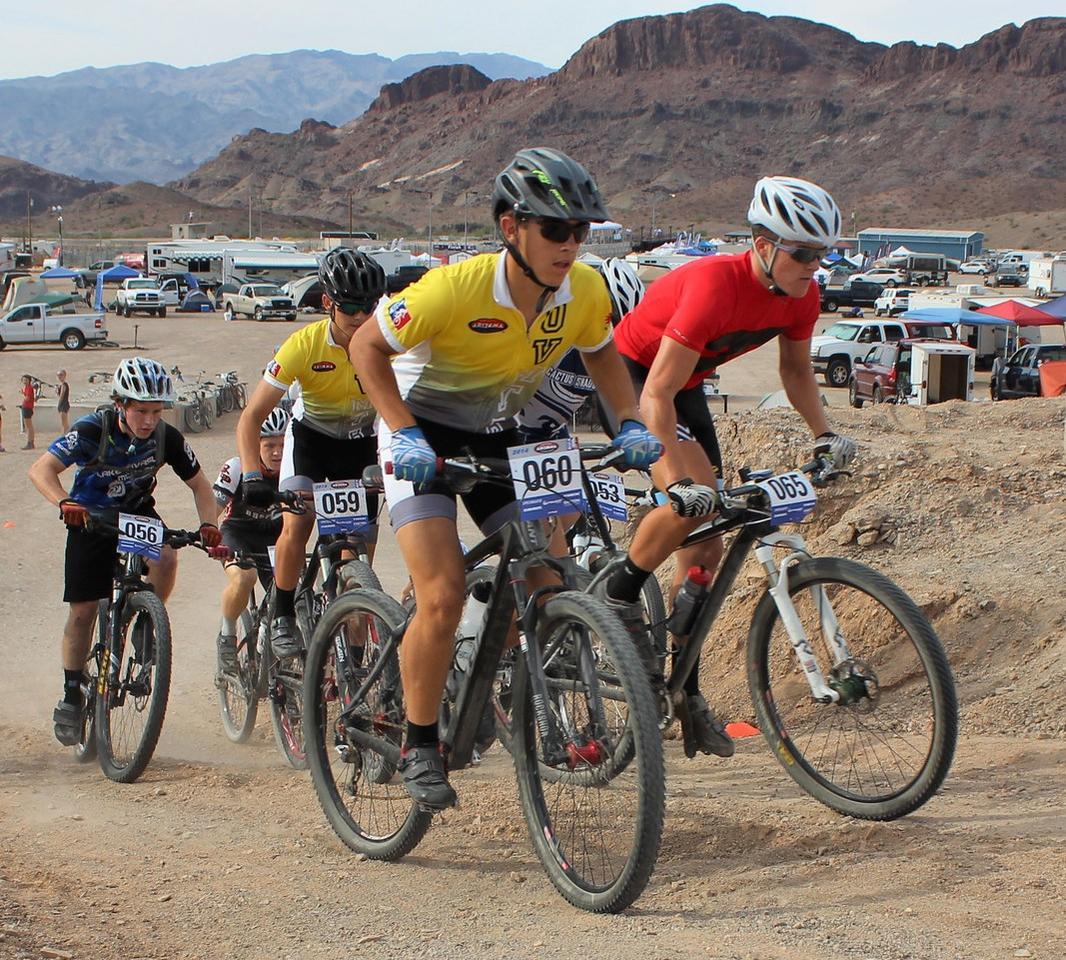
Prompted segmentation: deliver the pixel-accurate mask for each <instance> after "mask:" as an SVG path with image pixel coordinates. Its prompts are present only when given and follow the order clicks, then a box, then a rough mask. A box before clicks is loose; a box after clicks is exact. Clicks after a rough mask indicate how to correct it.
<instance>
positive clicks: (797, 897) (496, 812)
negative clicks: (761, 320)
mask: <svg viewBox="0 0 1066 960" xmlns="http://www.w3.org/2000/svg"><path fill="white" fill-rule="evenodd" d="M194 322H197V321H193V320H190V319H188V318H182V319H181V320H180V323H181V324H191V323H194ZM162 323H165V324H167V326H166V327H162V326H161V327H154V326H152V325H151V324H148V323H146V324H145V326H144V327H142V334H143V333H144V332H145V328H148V331H149V333H150V334H151V340H154V341H155V342H154V343H150V347H149V349H146V350H145V351H144V352H151V353H156V354H157V355H160V356H161V359H164V360H166V361H168V362H173V361H174V360H177V361H178V362H184V363H188V364H190V366H191V365H192V361H193V358H194V357H195V356H196V355H203V353H204V351H205V350H207V351H212V352H213V354H214V355H218V356H221V355H223V352H224V351H226V350H231V349H233V345H234V343H235V342H236V339H237V338H238V337H240V338H243V339H242V341H241V348H240V353H241V356H242V357H244V356H245V355H246V352H247V356H248V358H249V359H248V360H247V362H246V363H245V367H246V369H244V370H243V372H244V374H245V375H254V372H255V369H256V367H257V365H258V362H259V361H258V358H257V354H256V353H255V351H259V353H263V354H266V353H268V352H269V349H270V346H271V345H272V344H273V343H274V342H277V340H279V339H281V337H282V336H283V335H284V334H285V333H287V332H288V330H289V329H291V328H285V327H282V326H281V325H277V326H273V327H269V326H266V325H264V326H256V325H252V324H241V325H229V326H228V327H226V326H223V325H222V324H221V322H214V321H212V323H211V324H207V323H206V322H205V323H204V324H203V325H199V326H198V327H197V330H198V335H199V336H200V338H201V339H200V340H198V341H192V342H190V341H184V340H183V341H182V343H181V344H180V346H177V347H175V348H174V349H173V352H174V356H173V357H170V356H168V355H167V353H166V350H165V349H163V338H162V337H161V336H160V332H161V331H163V330H170V331H173V330H176V326H174V325H171V320H170V319H168V320H167V321H164V322H162ZM141 340H142V342H144V340H145V337H144V336H142V337H141ZM758 354H759V356H757V357H756V358H754V359H753V360H752V364H753V366H752V370H753V371H758V373H759V375H758V376H753V378H752V382H751V386H750V387H749V389H748V390H747V391H746V392H750V393H752V394H755V393H758V392H760V390H761V391H762V392H768V391H769V389H770V388H772V386H773V384H772V383H767V384H766V389H763V377H762V371H763V369H764V368H765V369H769V370H772V364H769V363H767V362H766V359H767V358H766V356H765V355H764V351H759V352H758ZM11 355H12V351H6V352H5V354H4V356H3V357H2V358H0V377H2V378H3V379H2V382H3V383H5V384H7V383H9V382H11V381H12V380H13V378H14V375H15V374H16V372H18V371H19V370H20V369H21V368H22V367H24V366H25V367H27V368H28V369H31V370H32V369H36V370H37V372H41V373H43V369H44V368H43V367H42V364H47V365H49V366H50V365H52V364H54V363H56V362H57V360H58V359H59V358H60V357H61V358H62V361H66V362H67V364H68V366H74V364H73V363H72V357H71V355H48V356H45V355H43V352H42V353H32V352H31V359H32V362H31V361H30V360H28V359H27V358H26V355H20V356H19V357H18V358H17V360H16V359H12V357H11ZM101 358H104V359H105V360H106V363H110V362H111V361H112V359H113V357H112V354H111V353H108V354H106V355H104V354H95V355H93V356H92V357H88V358H87V357H77V358H75V359H76V360H77V361H78V362H79V363H82V365H83V366H84V367H85V369H93V368H94V367H95V366H96V365H98V364H99V363H100V361H101ZM60 362H61V361H60ZM75 369H76V370H77V369H78V368H75ZM9 399H10V396H9ZM833 401H834V405H836V404H837V403H839V401H840V396H839V394H834V395H833ZM9 410H10V404H9ZM1063 414H1064V405H1063V403H1062V402H1061V401H1051V400H1046V401H1031V402H1030V401H1018V402H1014V403H1004V404H996V405H992V404H989V403H982V404H970V405H963V404H958V403H954V404H946V405H943V406H940V407H937V408H932V409H929V410H913V409H898V408H895V407H881V408H866V409H864V410H862V411H851V410H849V409H847V408H839V407H837V406H834V410H833V418H834V423H836V424H837V425H838V427H839V429H840V430H841V432H849V433H851V434H852V435H854V436H856V437H857V438H858V439H859V441H860V449H861V453H862V459H861V461H860V466H859V468H858V470H857V473H856V476H855V477H853V478H852V479H851V481H849V482H848V483H846V484H843V485H841V486H840V487H839V488H836V489H834V490H832V491H829V492H827V493H826V494H825V495H824V496H823V499H822V502H821V504H820V508H819V513H818V515H817V518H816V520H815V521H814V522H813V523H812V524H811V525H809V526H808V527H807V528H806V529H805V530H804V533H805V534H806V535H807V536H808V538H809V541H810V543H811V544H812V545H813V546H814V547H815V548H817V549H818V550H819V551H821V552H825V553H838V554H841V555H845V556H854V557H856V558H858V559H861V560H863V561H865V562H867V563H870V564H871V565H873V566H875V567H877V568H879V569H881V570H883V571H885V572H886V573H888V574H889V575H890V576H892V577H893V578H895V579H897V580H898V581H899V582H900V583H901V584H903V585H904V587H905V588H906V589H908V590H909V591H910V592H911V593H912V594H913V595H914V596H915V597H916V599H918V600H919V602H920V603H921V604H922V606H923V608H924V609H925V610H926V612H927V613H928V614H929V615H930V616H931V617H932V618H933V620H934V623H935V625H936V628H937V630H938V632H939V633H940V635H941V637H942V639H943V640H944V643H945V646H946V647H947V649H948V652H949V655H950V657H951V661H952V665H953V668H954V670H955V673H956V677H957V680H958V685H959V691H960V699H961V708H962V730H961V736H960V743H959V749H958V753H957V756H956V760H955V765H954V768H953V771H952V774H951V776H950V778H949V780H948V782H947V786H946V788H945V790H944V791H943V792H942V793H941V794H940V795H938V796H937V797H935V798H934V799H933V800H932V801H931V802H930V803H929V804H928V805H927V806H925V807H924V808H922V809H921V810H920V811H919V812H918V813H916V814H914V815H912V816H910V817H907V818H906V819H904V820H901V821H899V822H896V823H893V824H871V823H864V822H859V821H853V820H850V819H847V818H841V817H839V816H837V815H836V814H834V813H832V812H831V811H829V810H827V809H825V808H823V807H821V806H820V805H818V804H817V803H815V802H814V801H812V800H810V799H809V798H808V797H806V796H805V795H804V794H802V793H801V792H800V791H799V790H798V788H797V787H796V786H795V785H794V784H793V783H792V781H791V780H789V779H788V778H787V777H786V776H785V774H784V773H783V772H782V771H781V769H780V767H779V766H778V765H777V763H776V761H775V760H774V759H773V757H772V756H771V755H770V753H769V751H768V750H767V748H766V746H765V744H764V742H763V741H762V739H761V738H753V739H749V740H745V741H742V743H741V744H740V748H739V749H738V752H737V756H736V757H734V758H733V759H732V760H728V761H722V760H715V759H711V758H705V757H701V758H700V759H698V760H693V761H687V760H685V759H684V757H683V755H682V754H681V752H680V750H679V747H678V744H677V741H670V742H668V743H667V755H668V768H669V769H668V776H669V784H668V787H669V799H668V816H667V827H666V833H665V837H664V843H663V851H662V856H661V859H660V862H659V866H658V868H657V870H656V872H655V875H654V876H653V878H652V882H651V884H650V886H649V888H648V890H647V892H646V893H645V895H644V896H643V897H642V898H641V899H640V900H639V901H638V903H637V904H636V906H635V908H634V909H632V910H631V911H630V912H629V913H627V914H626V915H624V916H620V917H597V916H590V915H586V914H582V913H579V912H578V911H575V910H573V909H571V908H570V907H569V906H567V905H566V904H565V903H564V902H563V901H562V900H561V899H560V898H559V897H558V896H557V895H556V893H555V892H554V889H553V888H552V887H551V885H550V884H549V882H548V881H547V879H546V878H545V877H544V875H543V873H542V871H541V869H540V866H539V864H538V863H537V861H536V860H535V857H534V855H533V853H532V849H531V846H530V843H529V840H528V837H527V836H526V832H525V825H524V822H523V820H522V817H521V813H520V811H519V808H518V803H517V798H516V792H515V788H514V785H513V777H512V775H511V772H510V767H509V760H508V758H507V756H506V755H505V754H501V753H500V751H499V750H498V748H497V749H494V750H493V751H492V752H491V753H490V754H489V755H488V757H487V758H486V761H485V763H484V764H483V765H482V766H481V767H478V768H476V769H473V770H470V771H465V772H462V773H460V774H457V775H456V786H457V788H458V790H459V792H460V796H461V803H462V805H461V807H460V808H459V810H457V811H454V812H452V813H450V814H448V815H447V816H445V817H442V818H440V819H439V821H438V822H437V823H436V824H435V825H434V827H433V829H432V830H431V831H430V833H429V835H428V836H427V838H426V840H425V841H424V842H423V843H422V845H421V846H419V847H418V849H417V850H416V851H415V852H414V854H413V855H412V856H410V857H408V858H407V859H406V860H405V861H404V862H402V863H400V864H396V865H381V864H374V863H369V862H360V861H358V860H357V859H356V858H354V857H352V856H351V855H349V853H348V852H347V850H346V849H345V848H343V847H342V846H341V845H340V843H339V842H338V841H337V840H336V839H335V838H334V837H333V835H332V833H331V832H330V830H329V828H328V827H327V826H326V823H325V820H324V818H323V816H322V814H321V811H320V810H319V809H318V807H317V804H316V801H315V798H314V794H313V791H312V789H311V787H310V784H309V782H308V779H307V776H306V775H301V774H295V773H293V772H291V771H289V770H287V769H286V768H284V767H283V766H282V765H281V761H280V758H279V757H278V755H277V752H276V750H275V748H274V745H273V742H272V739H271V737H270V734H269V729H268V723H267V722H266V718H262V719H261V722H260V727H261V730H260V732H257V734H256V735H255V736H254V737H253V740H252V742H251V743H250V744H249V745H247V746H245V747H236V746H233V745H231V744H229V743H228V742H227V741H226V740H225V737H224V736H223V734H222V730H221V725H220V723H219V720H218V716H217V708H216V702H215V693H214V690H213V687H212V685H211V673H212V669H213V656H214V651H213V647H214V644H213V637H214V634H215V631H216V630H217V595H218V591H219V589H220V588H221V574H220V572H219V571H218V569H217V567H215V566H214V565H212V564H210V563H209V562H208V561H207V560H206V559H205V558H203V557H202V556H200V555H198V554H197V555H188V556H184V557H183V558H182V564H181V573H180V579H179V586H178V589H177V591H176V593H175V595H174V597H173V600H172V602H171V604H170V613H171V618H172V622H173V624H174V633H175V637H176V638H177V643H176V653H175V674H174V683H173V690H172V697H171V707H170V710H169V712H168V716H167V721H166V726H165V729H164V733H163V738H162V741H161V743H160V746H159V749H158V751H157V754H156V757H155V759H154V760H153V762H152V764H151V765H150V766H149V768H148V771H147V773H146V775H145V776H144V778H143V779H142V781H141V782H139V783H137V784H134V785H132V786H128V787H120V786H118V785H116V784H112V783H110V782H109V781H107V780H105V779H104V778H103V777H102V775H101V774H100V772H99V770H98V769H97V768H96V767H95V766H87V767H80V766H78V765H76V764H75V763H74V762H73V760H72V759H71V757H70V755H69V752H68V751H64V750H62V749H60V748H59V747H58V746H57V745H56V744H55V743H54V741H53V740H52V738H51V730H50V727H51V724H50V717H51V711H52V706H53V704H54V701H55V697H56V695H57V692H58V686H59V684H58V680H57V673H58V671H57V665H56V662H55V661H56V647H57V640H58V636H59V631H60V628H61V625H62V620H63V610H62V609H61V606H60V604H59V602H58V597H59V595H60V592H61V578H62V569H61V563H60V557H61V550H62V530H61V528H60V525H59V524H58V522H57V521H56V520H55V518H54V516H53V515H52V514H53V512H52V511H51V510H50V509H48V508H46V507H44V506H43V504H42V503H41V502H40V500H39V498H38V497H37V495H36V493H35V492H33V491H32V490H31V489H29V486H28V483H27V482H26V481H25V479H24V477H25V469H26V467H27V466H28V465H29V462H30V459H29V456H30V455H29V454H13V453H9V454H5V455H4V456H3V459H2V460H0V471H2V472H0V477H2V478H3V480H4V488H5V501H4V506H3V517H0V520H11V521H13V522H14V523H15V526H14V527H0V562H2V565H3V568H4V570H5V572H6V575H7V576H6V589H5V593H4V597H3V600H2V601H0V603H2V606H0V616H2V619H3V623H4V625H5V627H6V629H5V630H4V631H2V633H0V662H3V663H4V664H5V669H4V670H3V671H2V672H0V958H3V960H7V958H21V957H25V958H40V957H44V956H53V957H64V956H67V955H70V956H73V957H78V958H88V957H93V958H98V960H111V958H115V960H118V958H122V960H130V958H136V957H145V958H149V957H150V958H179V957H180V958H190V960H200V958H203V960H215V958H231V957H248V958H264V960H275V958H276V960H285V958H293V960H296V958H305V957H306V958H315V957H327V956H331V957H332V956H337V955H343V956H349V955H352V956H367V957H397V958H399V957H404V958H409V957H427V958H428V957H442V958H443V957H469V956H471V955H475V954H480V955H482V956H486V957H496V956H505V955H506V956H518V957H534V956H536V957H538V958H541V957H553V958H554V957H559V958H569V957H573V956H578V955H581V956H611V957H616V958H634V960H635V958H642V960H643V958H657V957H662V958H670V960H675V958H678V957H700V958H705V957H711V958H722V960H726V958H728V960H741V958H749V960H808V958H810V960H814V958H818V960H825V958H840V960H904V958H911V960H986V958H987V960H998V958H1010V957H1022V956H1032V957H1037V958H1046V960H1062V958H1064V957H1066V928H1064V927H1063V924H1062V917H1063V915H1064V913H1066V874H1064V871H1063V849H1064V843H1066V815H1064V813H1063V810H1064V809H1066V777H1063V773H1062V771H1063V770H1064V769H1066V721H1064V719H1063V718H1064V717H1066V710H1064V707H1066V683H1064V681H1066V657H1064V652H1066V646H1064V642H1066V605H1064V601H1063V575H1064V573H1066V561H1064V560H1063V559H1062V547H1061V545H1062V543H1063V542H1064V540H1066V500H1064V497H1063V492H1062V491H1063V489H1064V487H1066V460H1064V459H1063ZM720 422H721V423H722V430H721V432H722V436H723V441H724V446H725V450H726V455H727V459H728V460H730V461H731V462H732V463H734V464H736V465H739V464H742V463H749V464H751V465H753V466H754V465H760V466H761V465H769V466H785V465H791V464H794V463H796V462H799V461H800V460H801V459H804V455H805V451H806V449H807V444H808V441H807V439H806V438H805V436H804V432H803V431H802V430H801V429H800V426H799V424H798V421H797V418H796V417H795V415H794V414H791V413H788V412H785V411H773V412H767V413H742V414H737V415H732V414H731V415H730V416H729V417H723V418H721V420H720ZM6 426H7V428H8V430H7V437H6V439H7V441H8V447H9V449H11V447H13V446H14V445H15V444H14V440H15V439H16V438H15V437H14V435H13V434H14V427H13V425H12V421H11V420H9V421H8V423H7V424H6ZM220 427H226V428H227V429H225V430H222V429H216V431H214V432H213V433H211V434H204V435H201V436H199V437H196V438H193V443H194V446H195V448H196V450H197V452H198V453H199V455H200V456H201V458H202V459H203V461H204V462H205V464H207V465H208V467H209V469H212V470H213V469H215V467H216V466H217V465H218V464H219V463H220V462H221V461H222V460H223V459H225V458H226V457H228V456H230V455H231V447H232V440H231V427H232V424H231V423H230V424H227V422H226V421H222V423H221V425H220ZM160 503H161V509H162V512H163V515H164V516H166V517H167V518H168V519H170V520H171V522H174V523H183V522H186V523H187V522H191V520H192V510H191V505H190V503H189V500H188V496H187V494H186V492H185V490H184V488H183V487H182V486H181V485H180V484H177V483H176V482H175V481H174V480H173V478H168V479H166V480H165V481H164V483H163V487H162V493H161V497H160ZM873 531H876V534H875V535H874V536H873V537H871V536H869V534H870V533H871V532H873ZM864 534H866V536H864ZM869 541H873V542H869ZM380 557H381V563H380V569H381V572H382V574H383V579H384V581H385V586H386V588H387V589H390V590H393V591H396V590H398V589H399V588H400V586H401V585H402V581H403V571H402V570H401V569H400V566H399V564H398V562H397V559H396V552H395V548H394V545H392V544H391V542H390V538H389V537H388V536H386V537H385V540H384V543H383V545H382V550H381V553H380ZM756 598H757V590H756V583H755V581H754V580H747V579H743V578H742V580H741V582H740V589H739V590H738V592H737V595H736V596H735V598H734V599H733V600H731V601H730V603H729V605H728V607H727V609H726V610H725V612H724V614H723V620H722V621H721V625H720V629H719V631H718V634H717V637H718V639H716V640H715V641H714V644H715V646H714V654H713V655H708V656H707V657H705V661H706V666H705V670H704V685H705V688H706V689H708V690H713V691H714V694H713V697H714V700H715V702H716V703H717V704H719V705H720V706H721V707H722V708H724V711H725V712H726V713H727V714H728V716H729V718H730V719H747V720H750V719H751V718H752V713H751V706H750V703H749V702H748V700H747V693H746V688H745V686H744V679H743V660H742V656H741V645H742V642H743V637H744V636H745V633H746V628H747V622H748V618H749V617H750V608H751V604H753V603H754V602H755V600H756ZM1023 951H1024V952H1023Z"/></svg>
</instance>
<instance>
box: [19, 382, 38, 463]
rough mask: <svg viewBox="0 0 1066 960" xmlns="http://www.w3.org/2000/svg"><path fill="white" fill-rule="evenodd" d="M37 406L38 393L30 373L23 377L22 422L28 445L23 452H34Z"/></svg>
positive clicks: (26, 444) (25, 445)
mask: <svg viewBox="0 0 1066 960" xmlns="http://www.w3.org/2000/svg"><path fill="white" fill-rule="evenodd" d="M36 404H37V391H36V390H35V389H34V387H33V377H31V376H30V375H29V374H28V373H24V374H23V375H22V403H21V405H20V406H21V410H22V422H23V423H24V424H25V425H26V443H25V444H24V445H23V447H22V449H23V450H33V449H34V440H35V439H36V432H35V430H34V428H33V408H34V407H35V406H36Z"/></svg>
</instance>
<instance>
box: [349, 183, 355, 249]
mask: <svg viewBox="0 0 1066 960" xmlns="http://www.w3.org/2000/svg"><path fill="white" fill-rule="evenodd" d="M352 194H353V191H352V190H349V191H348V243H349V245H350V244H351V243H352V233H353V231H354V224H353V221H352Z"/></svg>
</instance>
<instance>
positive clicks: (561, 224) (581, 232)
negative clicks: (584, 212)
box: [526, 217, 589, 243]
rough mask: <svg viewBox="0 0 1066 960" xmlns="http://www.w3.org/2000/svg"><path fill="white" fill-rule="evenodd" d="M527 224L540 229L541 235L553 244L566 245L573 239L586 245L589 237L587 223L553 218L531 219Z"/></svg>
mask: <svg viewBox="0 0 1066 960" xmlns="http://www.w3.org/2000/svg"><path fill="white" fill-rule="evenodd" d="M526 222H532V223H535V224H536V225H537V226H538V227H540V235H541V236H542V237H543V238H544V239H545V240H548V241H550V242H551V243H566V241H567V240H569V239H570V238H571V237H573V238H574V241H575V242H577V243H584V242H585V240H586V239H587V238H588V235H589V225H588V224H587V223H571V222H570V221H569V220H556V219H554V218H552V217H531V218H528V219H527V221H526Z"/></svg>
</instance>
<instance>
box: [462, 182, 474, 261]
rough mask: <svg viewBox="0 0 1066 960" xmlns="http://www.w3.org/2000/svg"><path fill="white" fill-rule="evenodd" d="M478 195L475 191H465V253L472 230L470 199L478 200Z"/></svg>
mask: <svg viewBox="0 0 1066 960" xmlns="http://www.w3.org/2000/svg"><path fill="white" fill-rule="evenodd" d="M477 196H478V195H477V193H476V192H475V191H474V190H464V191H463V251H464V252H465V251H466V247H467V245H468V236H469V228H470V216H469V213H470V198H471V197H474V198H477Z"/></svg>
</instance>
